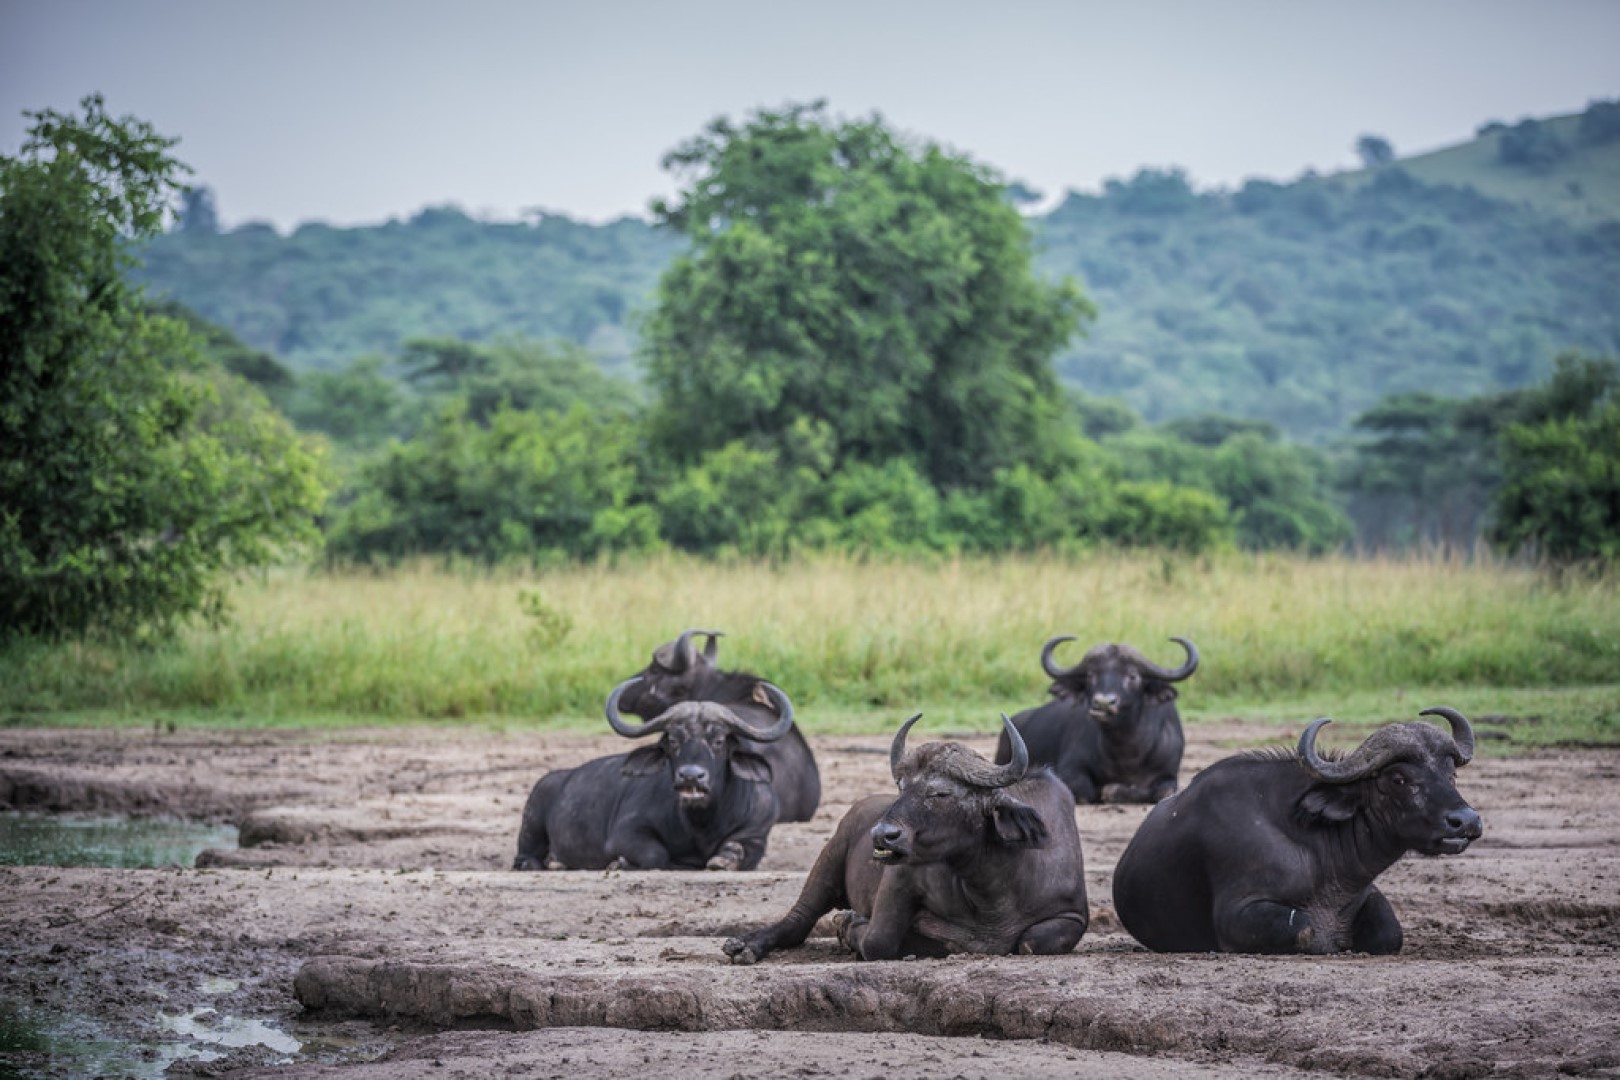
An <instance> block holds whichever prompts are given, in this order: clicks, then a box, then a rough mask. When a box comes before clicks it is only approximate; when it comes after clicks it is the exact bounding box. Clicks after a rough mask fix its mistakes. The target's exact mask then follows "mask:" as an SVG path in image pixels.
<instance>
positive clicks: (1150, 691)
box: [1142, 679, 1176, 705]
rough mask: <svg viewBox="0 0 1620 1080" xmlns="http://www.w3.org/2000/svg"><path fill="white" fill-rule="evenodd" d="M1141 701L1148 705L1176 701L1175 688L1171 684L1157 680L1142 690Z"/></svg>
mask: <svg viewBox="0 0 1620 1080" xmlns="http://www.w3.org/2000/svg"><path fill="white" fill-rule="evenodd" d="M1142 700H1144V701H1146V702H1147V703H1148V704H1149V705H1163V704H1165V703H1166V702H1170V701H1174V700H1176V688H1175V685H1174V684H1173V683H1167V682H1159V681H1158V680H1157V679H1155V680H1154V681H1152V682H1150V683H1148V684H1147V686H1146V687H1144V688H1143V690H1142Z"/></svg>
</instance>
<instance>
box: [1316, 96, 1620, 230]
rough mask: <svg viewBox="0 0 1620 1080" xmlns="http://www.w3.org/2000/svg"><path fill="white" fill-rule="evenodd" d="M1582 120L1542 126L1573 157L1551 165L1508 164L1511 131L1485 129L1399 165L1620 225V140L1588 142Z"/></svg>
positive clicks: (1543, 209)
mask: <svg viewBox="0 0 1620 1080" xmlns="http://www.w3.org/2000/svg"><path fill="white" fill-rule="evenodd" d="M1582 119H1583V117H1582V116H1579V115H1578V116H1556V117H1553V118H1551V119H1549V120H1543V121H1540V122H1539V126H1540V127H1541V128H1543V129H1545V132H1546V134H1547V135H1549V136H1550V137H1551V138H1552V139H1553V140H1555V142H1556V145H1558V146H1561V147H1563V149H1564V151H1565V154H1566V155H1567V156H1564V157H1561V158H1559V159H1558V160H1556V161H1555V162H1551V163H1549V166H1548V167H1544V168H1538V167H1535V166H1527V165H1524V164H1513V163H1510V162H1509V161H1505V160H1503V157H1502V140H1503V138H1504V136H1505V135H1506V134H1507V132H1506V129H1505V128H1504V130H1493V131H1485V132H1483V133H1482V134H1480V135H1479V136H1478V137H1476V138H1473V139H1470V140H1469V141H1468V142H1465V143H1461V144H1459V145H1457V146H1450V147H1447V148H1445V149H1443V150H1435V151H1433V152H1431V153H1427V154H1417V155H1414V156H1412V157H1405V158H1402V159H1401V160H1400V163H1399V165H1400V168H1401V169H1403V170H1405V171H1406V172H1408V173H1410V174H1411V175H1412V176H1413V177H1415V178H1416V179H1418V180H1421V181H1423V182H1424V183H1425V184H1453V185H1457V186H1464V185H1466V186H1468V187H1472V188H1473V189H1474V190H1475V191H1477V192H1479V193H1480V194H1481V195H1486V196H1489V197H1490V198H1493V199H1501V200H1502V201H1504V202H1510V203H1515V204H1518V205H1521V206H1525V207H1528V208H1530V209H1532V210H1535V211H1538V212H1540V213H1544V214H1547V215H1549V216H1551V217H1558V218H1562V219H1564V220H1565V221H1568V222H1570V223H1571V224H1575V225H1597V224H1600V223H1602V222H1605V221H1620V139H1614V140H1609V141H1604V142H1597V143H1593V142H1590V141H1588V140H1587V139H1585V138H1583V137H1582V135H1581V123H1582ZM1588 126H1590V125H1588ZM1488 127H1489V125H1488ZM1554 152H1555V153H1556V151H1554ZM1372 177H1373V170H1362V171H1360V172H1355V173H1347V174H1345V175H1344V176H1343V177H1342V178H1341V179H1342V180H1343V181H1344V182H1345V183H1346V184H1347V185H1349V186H1351V187H1355V186H1358V185H1361V184H1365V183H1367V182H1368V181H1370V180H1371V179H1372Z"/></svg>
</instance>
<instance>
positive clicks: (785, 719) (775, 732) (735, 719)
mask: <svg viewBox="0 0 1620 1080" xmlns="http://www.w3.org/2000/svg"><path fill="white" fill-rule="evenodd" d="M759 685H761V686H763V687H764V688H765V692H766V693H767V694H769V695H770V696H771V701H772V703H774V704H775V705H776V711H777V713H778V714H779V715H778V717H777V720H776V723H774V724H772V725H771V726H770V727H767V728H756V727H754V726H753V725H751V724H749V723H747V722H746V721H744V720H743V719H742V717H740V716H736V715H735V714H733V716H732V726H733V727H735V728H736V729H737V730H738V731H740V732H742V734H744V735H746V736H748V737H749V738H750V739H753V740H754V741H755V742H775V741H776V740H777V739H780V738H781V737H782V736H784V735H786V734H787V733H788V729H789V728H791V727H792V726H793V702H792V701H790V700H789V699H788V696H787V694H786V693H785V692H784V691H783V690H782V688H781V687H780V686H777V685H776V684H775V683H768V682H766V681H765V680H763V679H761V680H760V683H759Z"/></svg>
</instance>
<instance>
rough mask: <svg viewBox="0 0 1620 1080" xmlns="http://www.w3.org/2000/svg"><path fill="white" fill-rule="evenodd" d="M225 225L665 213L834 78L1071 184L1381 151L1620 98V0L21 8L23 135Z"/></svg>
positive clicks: (734, 0) (1039, 174) (0, 111)
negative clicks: (114, 124)
mask: <svg viewBox="0 0 1620 1080" xmlns="http://www.w3.org/2000/svg"><path fill="white" fill-rule="evenodd" d="M98 90H99V91H100V92H102V93H103V94H104V95H105V96H106V99H107V105H108V108H109V109H110V110H111V111H113V112H114V113H116V114H120V115H122V114H125V113H134V114H135V115H137V116H140V117H141V118H143V119H146V120H149V121H150V122H152V123H153V124H154V125H155V126H156V127H157V129H158V130H159V131H161V132H163V133H165V134H168V135H177V136H179V137H180V139H181V142H180V145H179V147H178V150H177V154H178V156H179V157H180V158H181V159H182V160H184V161H186V162H188V163H189V164H190V165H191V166H192V167H193V168H194V169H195V180H196V181H197V182H200V183H206V184H208V185H210V186H212V187H213V188H214V189H215V192H216V195H217V198H218V202H219V208H220V211H221V216H222V217H223V218H224V220H225V221H226V223H227V224H235V223H238V222H241V221H245V220H253V219H257V220H269V221H272V222H274V223H275V224H276V225H278V226H279V227H281V228H283V229H286V228H289V227H292V226H293V225H295V224H297V223H298V222H300V221H305V220H322V221H328V222H331V223H334V224H357V223H369V222H378V221H383V220H386V219H388V218H390V217H408V216H410V215H411V214H413V213H414V212H415V211H417V210H419V209H420V208H421V207H423V206H425V205H430V204H442V203H446V202H454V203H457V204H459V205H461V206H462V207H464V208H466V209H467V210H468V211H470V212H473V213H481V214H488V215H491V216H503V217H508V216H513V215H515V214H517V213H518V212H519V211H521V210H523V209H525V208H528V207H536V206H538V207H543V208H546V209H548V210H554V211H560V212H563V213H567V214H569V215H571V216H574V217H577V218H582V219H586V220H592V221H601V220H606V219H609V218H612V217H616V216H618V215H621V214H640V213H643V212H644V211H645V208H646V205H647V202H648V200H649V199H650V198H651V197H652V196H654V195H658V194H666V193H669V192H670V191H672V190H673V186H674V181H673V179H672V178H671V177H670V176H669V175H668V174H667V173H664V172H663V171H662V170H661V168H660V166H659V159H660V158H661V157H662V156H663V154H664V153H665V152H666V151H667V150H669V149H671V148H672V147H674V146H675V145H676V144H677V143H679V142H680V141H681V140H683V139H685V138H687V137H688V136H690V135H692V134H694V133H696V132H697V131H698V130H699V129H700V128H701V127H702V126H703V125H704V124H705V123H707V122H708V121H709V120H710V119H712V118H713V117H715V116H717V115H721V114H727V115H731V116H733V117H741V116H742V115H744V114H745V113H746V112H748V111H749V110H751V109H753V108H755V107H757V106H760V105H780V104H782V103H784V102H787V101H803V100H809V99H812V98H816V97H825V98H827V99H828V101H829V104H830V106H831V108H832V109H833V111H834V112H836V113H837V114H839V115H845V116H863V115H867V114H869V113H871V112H872V111H874V110H875V111H878V112H880V113H882V115H883V116H884V117H885V118H886V119H887V120H888V121H889V122H890V123H891V124H892V125H894V126H895V127H897V128H899V129H901V130H903V131H906V132H908V133H910V134H912V135H916V136H920V137H924V138H928V139H932V140H935V141H938V142H941V143H945V144H947V145H949V146H951V147H953V148H955V149H957V150H960V151H963V152H965V153H968V154H970V155H972V156H973V157H974V158H976V159H977V160H979V161H981V162H984V163H986V164H989V165H991V166H994V167H995V168H997V169H998V170H1000V171H1001V172H1002V174H1003V175H1005V176H1007V177H1008V178H1010V179H1021V180H1024V181H1025V182H1027V183H1029V184H1031V185H1032V186H1034V187H1036V188H1038V189H1041V190H1043V191H1046V192H1047V193H1048V194H1049V195H1052V196H1056V195H1059V194H1061V192H1062V191H1063V190H1064V189H1066V188H1077V189H1080V190H1096V189H1098V188H1099V187H1100V185H1101V183H1102V182H1103V180H1105V179H1106V178H1109V177H1124V176H1129V175H1130V174H1131V173H1133V172H1135V171H1136V169H1138V168H1139V167H1141V166H1144V165H1155V166H1166V165H1180V166H1183V167H1185V168H1186V169H1187V171H1188V173H1189V175H1190V176H1191V177H1192V179H1193V181H1194V182H1195V183H1196V184H1198V185H1200V186H1206V187H1207V186H1215V185H1221V186H1228V187H1232V186H1236V185H1238V184H1240V183H1241V182H1242V181H1243V180H1244V179H1246V178H1248V177H1252V176H1261V177H1266V178H1270V179H1291V178H1293V177H1295V176H1298V175H1299V174H1300V173H1301V172H1303V171H1304V170H1305V169H1307V168H1314V169H1317V170H1318V171H1323V172H1326V171H1332V170H1334V169H1338V168H1342V167H1347V166H1350V165H1353V164H1354V162H1355V154H1354V151H1353V147H1354V144H1355V140H1356V138H1357V137H1358V136H1360V135H1363V134H1369V133H1371V134H1378V135H1382V136H1384V137H1385V138H1388V139H1389V140H1390V141H1391V142H1392V143H1394V145H1395V148H1396V150H1397V152H1398V153H1401V154H1407V153H1413V152H1419V151H1423V150H1429V149H1435V148H1438V147H1440V146H1443V145H1447V144H1450V143H1455V142H1460V141H1462V140H1464V139H1467V138H1469V137H1470V136H1471V135H1472V133H1473V131H1474V129H1475V128H1476V127H1477V126H1478V125H1479V124H1481V123H1483V122H1484V121H1487V120H1504V121H1514V120H1517V119H1520V118H1522V117H1525V116H1545V115H1551V114H1556V113H1566V112H1576V111H1579V110H1580V109H1583V108H1585V106H1586V105H1587V103H1588V102H1589V101H1590V100H1592V99H1594V98H1613V97H1617V96H1620V3H1616V2H1612V0H1537V2H1533V3H1532V2H1530V0H1524V2H1520V3H1504V2H1499V0H1396V2H1392V0H1363V2H1358V3H1328V2H1326V0H1323V2H1314V0H1234V2H1224V3H1223V2H1217V0H1205V2H1131V0H1111V2H1107V3H1090V2H1074V3H1056V2H1035V0H1028V2H1019V0H1011V2H1008V0H1003V2H1001V3H983V2H979V3H970V2H959V0H938V2H935V3H918V2H909V0H891V2H881V0H864V2H849V0H822V2H820V3H795V4H787V3H779V2H771V0H752V2H744V0H713V2H664V3H654V2H650V0H649V2H640V3H637V2H628V0H592V2H590V3H583V2H580V3H515V2H498V0H462V2H459V3H453V4H451V3H426V2H420V0H396V2H382V0H274V2H257V3H247V2H243V0H0V150H3V152H5V153H14V152H15V150H16V148H17V146H18V145H19V144H20V142H21V138H22V132H23V130H24V128H25V126H26V124H25V121H24V119H23V117H22V115H21V112H22V110H23V109H37V108H42V107H51V108H56V109H62V110H67V109H71V108H73V107H74V105H75V103H76V102H77V101H78V99H79V98H81V97H83V96H84V95H85V94H87V93H90V92H92V91H98Z"/></svg>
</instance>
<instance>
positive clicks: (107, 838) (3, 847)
mask: <svg viewBox="0 0 1620 1080" xmlns="http://www.w3.org/2000/svg"><path fill="white" fill-rule="evenodd" d="M236 846H237V834H236V827H235V826H233V825H203V824H198V823H195V822H189V821H171V820H164V819H160V818H118V817H86V816H83V815H79V814H35V813H17V812H4V813H0V865H5V866H110V867H155V866H171V865H172V866H191V865H193V864H194V863H195V862H196V860H197V855H198V853H199V852H201V851H202V850H203V849H205V848H234V847H236Z"/></svg>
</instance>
